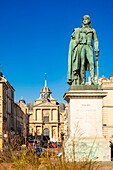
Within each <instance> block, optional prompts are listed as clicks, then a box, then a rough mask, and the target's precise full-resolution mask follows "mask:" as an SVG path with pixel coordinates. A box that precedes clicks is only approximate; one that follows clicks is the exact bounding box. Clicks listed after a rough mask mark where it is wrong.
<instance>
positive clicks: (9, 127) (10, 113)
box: [0, 72, 25, 150]
mask: <svg viewBox="0 0 113 170" xmlns="http://www.w3.org/2000/svg"><path fill="white" fill-rule="evenodd" d="M14 91H15V90H14V88H13V87H12V85H11V84H10V83H9V82H8V81H7V79H6V78H5V77H4V76H3V74H2V73H1V72H0V150H3V147H5V145H4V140H3V139H5V140H6V141H7V142H9V144H11V143H12V139H11V137H12V138H14V136H15V135H19V136H21V137H22V136H23V131H24V125H25V120H24V110H22V109H21V107H20V106H19V105H18V104H17V103H15V102H14Z"/></svg>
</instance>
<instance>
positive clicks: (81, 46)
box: [67, 15, 99, 85]
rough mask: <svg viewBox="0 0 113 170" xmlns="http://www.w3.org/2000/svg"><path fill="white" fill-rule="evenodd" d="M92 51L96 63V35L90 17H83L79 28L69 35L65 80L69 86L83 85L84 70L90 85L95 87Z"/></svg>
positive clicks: (84, 79)
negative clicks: (88, 75) (87, 72)
mask: <svg viewBox="0 0 113 170" xmlns="http://www.w3.org/2000/svg"><path fill="white" fill-rule="evenodd" d="M93 45H94V48H93ZM94 51H95V54H96V61H97V60H98V56H99V48H98V38H97V34H96V31H95V29H94V28H92V27H91V20H90V16H89V15H85V16H83V19H82V25H81V27H80V28H74V30H73V33H72V35H71V40H70V45H69V53H68V80H67V82H68V83H69V84H70V85H85V82H86V70H89V71H90V78H91V84H93V85H95V81H94V77H95V74H94V72H95V71H94V69H95V64H94Z"/></svg>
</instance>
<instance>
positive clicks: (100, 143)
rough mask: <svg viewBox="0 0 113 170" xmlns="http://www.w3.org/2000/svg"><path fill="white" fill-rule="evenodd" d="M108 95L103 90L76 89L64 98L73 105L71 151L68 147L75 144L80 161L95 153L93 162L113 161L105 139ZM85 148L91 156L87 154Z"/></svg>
mask: <svg viewBox="0 0 113 170" xmlns="http://www.w3.org/2000/svg"><path fill="white" fill-rule="evenodd" d="M106 95H107V94H106V92H103V90H102V89H101V86H91V85H90V86H89V85H87V86H72V87H70V89H69V91H68V92H66V93H65V94H64V99H65V100H66V101H67V102H68V103H69V109H68V137H69V139H68V140H67V142H66V141H65V146H66V148H70V147H68V145H70V143H71V142H72V141H74V143H73V144H74V147H75V150H76V158H77V157H78V158H79V157H81V156H82V157H83V154H84V155H85V154H86V155H87V156H88V152H90V150H91V149H92V152H93V155H94V153H95V155H94V156H91V159H94V158H96V159H97V160H99V161H100V160H101V161H102V160H104V161H108V160H110V148H109V141H106V140H105V139H104V138H103V136H102V99H103V97H105V96H106ZM72 146H73V145H71V147H72ZM84 147H85V148H86V151H87V152H85V151H84ZM81 148H82V149H81ZM73 149H74V148H73ZM79 149H80V150H81V152H79ZM70 150H71V148H70ZM94 150H95V152H94ZM96 150H97V151H98V152H97V151H96ZM66 153H67V155H69V154H68V149H66ZM101 153H103V154H101ZM90 154H91V152H90ZM87 156H86V157H87ZM71 157H72V156H71Z"/></svg>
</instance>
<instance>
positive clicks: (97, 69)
mask: <svg viewBox="0 0 113 170" xmlns="http://www.w3.org/2000/svg"><path fill="white" fill-rule="evenodd" d="M96 73H97V84H98V79H99V62H98V55H96Z"/></svg>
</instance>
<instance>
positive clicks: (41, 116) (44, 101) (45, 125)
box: [27, 80, 65, 142]
mask: <svg viewBox="0 0 113 170" xmlns="http://www.w3.org/2000/svg"><path fill="white" fill-rule="evenodd" d="M27 106H28V109H29V133H30V135H31V136H33V137H34V138H35V139H37V138H42V139H43V140H50V141H53V142H56V141H61V138H62V136H63V134H64V112H65V105H64V103H58V102H57V101H56V100H55V99H54V98H53V97H52V92H51V90H50V88H49V87H48V86H47V81H46V80H45V83H44V87H43V88H42V89H41V91H40V97H39V98H38V99H36V101H35V102H33V103H28V104H27Z"/></svg>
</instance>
